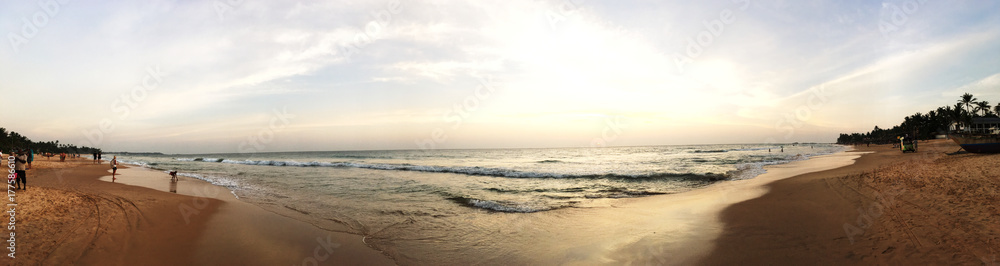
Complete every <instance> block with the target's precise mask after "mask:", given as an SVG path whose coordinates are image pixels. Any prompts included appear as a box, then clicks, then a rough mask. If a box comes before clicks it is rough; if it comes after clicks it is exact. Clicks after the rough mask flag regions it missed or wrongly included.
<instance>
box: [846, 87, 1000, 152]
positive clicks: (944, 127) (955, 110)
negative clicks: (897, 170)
mask: <svg viewBox="0 0 1000 266" xmlns="http://www.w3.org/2000/svg"><path fill="white" fill-rule="evenodd" d="M990 107H991V106H990V103H989V102H988V101H978V99H976V97H975V96H973V95H972V94H969V93H966V94H963V95H962V97H961V98H960V99H959V100H958V102H957V103H955V105H954V106H943V107H938V108H937V109H936V110H931V111H929V112H927V113H926V114H923V113H916V114H913V115H911V116H907V117H906V118H904V119H903V123H902V124H899V125H898V126H894V127H892V128H891V129H882V128H879V127H878V126H875V129H873V130H872V131H871V132H868V133H852V134H840V137H839V138H837V143H838V144H863V143H871V144H887V143H893V142H896V141H897V139H896V137H898V136H903V135H907V134H909V135H910V136H913V137H916V138H917V139H931V138H934V135H938V134H945V133H948V130H949V128H951V126H952V125H954V126H955V127H956V128H963V127H966V126H969V125H971V124H972V119H973V118H977V117H993V116H997V114H1000V105H997V106H996V107H995V108H994V109H993V110H990Z"/></svg>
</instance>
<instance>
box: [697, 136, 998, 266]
mask: <svg viewBox="0 0 1000 266" xmlns="http://www.w3.org/2000/svg"><path fill="white" fill-rule="evenodd" d="M859 149H861V150H869V151H874V153H872V154H867V155H864V156H862V157H861V158H860V159H858V161H857V163H856V164H853V165H851V166H849V167H843V168H838V169H834V170H829V171H822V172H816V173H811V174H807V175H802V176H798V177H794V178H789V179H785V180H780V181H777V182H774V183H771V184H770V185H768V187H769V188H770V192H769V193H768V194H766V195H764V196H763V197H760V198H756V199H753V200H749V201H745V202H741V203H738V204H735V205H732V206H730V207H728V208H726V210H725V211H723V213H722V214H721V218H722V220H723V221H724V223H725V224H726V225H725V229H724V230H725V231H724V233H723V234H722V235H721V237H719V238H718V239H717V240H716V243H717V245H716V247H715V249H714V251H713V252H712V253H711V255H709V256H707V257H706V259H705V260H703V261H702V262H701V263H702V264H706V265H733V264H751V265H760V264H774V263H780V264H793V265H803V264H824V265H857V264H864V265H872V264H881V265H944V264H948V265H955V264H959V265H983V264H985V265H997V263H1000V260H998V258H997V254H1000V221H998V218H1000V209H998V207H1000V192H998V185H1000V169H998V168H997V167H998V166H1000V154H967V153H963V154H950V153H953V152H955V151H957V150H958V146H957V145H955V144H954V143H953V142H951V141H949V140H934V141H929V142H921V143H920V145H919V152H918V153H910V154H903V153H901V152H899V151H898V150H896V149H893V148H891V147H890V146H888V145H886V146H872V147H871V148H867V147H866V148H859Z"/></svg>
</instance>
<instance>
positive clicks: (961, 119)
mask: <svg viewBox="0 0 1000 266" xmlns="http://www.w3.org/2000/svg"><path fill="white" fill-rule="evenodd" d="M950 110H951V112H949V114H948V115H949V116H950V117H951V121H952V122H955V123H956V126H955V129H956V130H957V129H958V128H959V126H962V125H965V112H964V111H963V110H962V103H956V104H955V108H950Z"/></svg>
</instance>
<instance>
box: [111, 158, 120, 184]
mask: <svg viewBox="0 0 1000 266" xmlns="http://www.w3.org/2000/svg"><path fill="white" fill-rule="evenodd" d="M116 174H118V156H115V157H114V158H111V182H115V179H117V178H115V175H116Z"/></svg>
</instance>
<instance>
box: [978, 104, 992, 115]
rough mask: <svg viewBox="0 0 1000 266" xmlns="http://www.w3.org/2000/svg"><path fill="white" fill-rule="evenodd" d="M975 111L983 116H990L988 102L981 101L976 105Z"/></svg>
mask: <svg viewBox="0 0 1000 266" xmlns="http://www.w3.org/2000/svg"><path fill="white" fill-rule="evenodd" d="M976 110H980V111H983V116H984V117H985V116H989V115H990V102H987V101H981V102H977V103H976Z"/></svg>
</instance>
